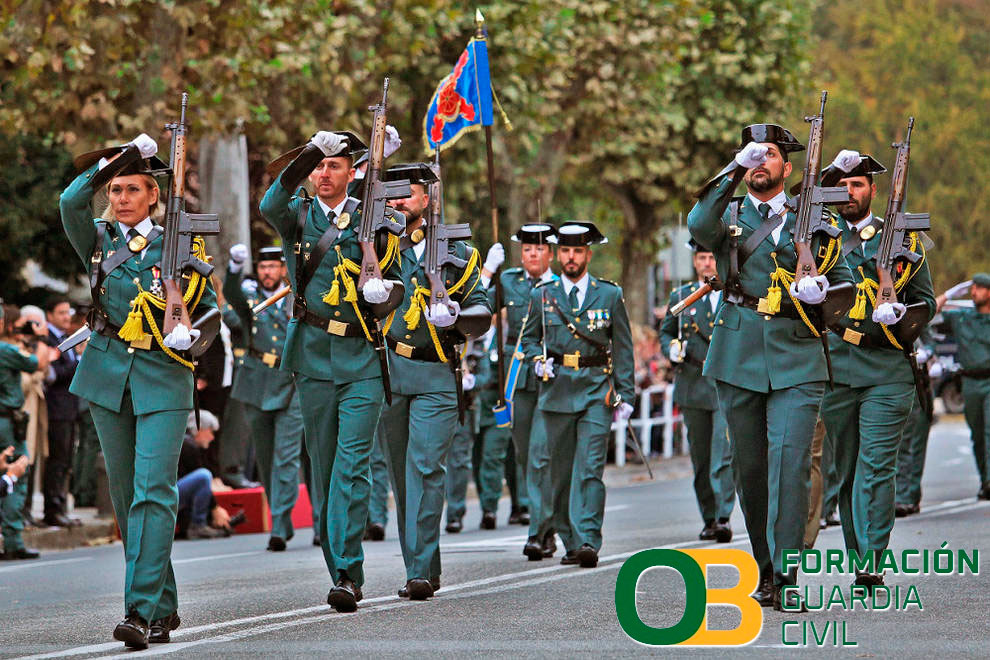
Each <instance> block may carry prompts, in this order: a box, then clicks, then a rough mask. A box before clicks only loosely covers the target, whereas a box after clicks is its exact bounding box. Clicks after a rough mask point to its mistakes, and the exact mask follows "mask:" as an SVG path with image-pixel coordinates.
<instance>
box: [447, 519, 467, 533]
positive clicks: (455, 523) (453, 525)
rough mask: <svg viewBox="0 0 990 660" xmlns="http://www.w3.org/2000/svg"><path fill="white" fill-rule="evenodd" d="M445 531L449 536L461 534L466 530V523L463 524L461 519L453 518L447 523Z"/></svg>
mask: <svg viewBox="0 0 990 660" xmlns="http://www.w3.org/2000/svg"><path fill="white" fill-rule="evenodd" d="M445 529H446V530H447V533H448V534H460V533H461V530H462V529H464V523H462V522H461V519H460V518H451V519H450V520H448V521H447V527H445Z"/></svg>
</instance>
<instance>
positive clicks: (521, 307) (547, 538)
mask: <svg viewBox="0 0 990 660" xmlns="http://www.w3.org/2000/svg"><path fill="white" fill-rule="evenodd" d="M556 235H557V231H556V229H554V227H553V225H549V224H545V223H535V224H526V225H523V226H522V227H520V229H519V231H517V232H516V233H515V234H514V235H513V236H512V240H513V241H514V242H517V243H519V244H520V253H519V261H520V263H521V264H522V266H521V267H519V268H509V269H507V270H504V271H502V273H501V274H500V277H501V279H502V292H503V296H504V298H505V300H504V305H505V313H506V322H507V323H506V325H507V327H508V332H507V334H506V339H505V343H506V349H505V350H506V355H509V356H511V359H512V360H513V362H518V374H517V375H516V377H515V383H514V384H515V389H514V390H513V391H512V393H511V394H512V396H511V402H512V440H513V444H514V445H515V446H516V455H517V459H518V462H519V465H521V466H523V467H524V468H525V469H524V471H523V477H524V483H525V491H526V493H527V495H528V498H527V499H528V501H529V518H530V522H529V538H528V539H527V541H526V545H525V546H524V547H523V554H524V555H526V557H528V558H529V559H530V560H531V561H538V560H540V559H543V558H544V557H552V556H553V553H554V552H556V550H557V542H556V540H555V538H554V534H555V532H554V530H553V527H552V524H551V518H552V516H553V508H552V505H553V503H552V501H551V492H550V491H551V487H550V455H549V451H548V449H547V436H546V431H545V429H544V426H543V421H542V419H541V417H540V415H539V413H538V412H537V398H538V395H539V382H540V379H538V378H537V377H536V374H534V373H533V369H532V367H531V365H530V364H528V361H527V360H525V359H524V358H523V357H522V355H521V353H520V351H519V348H520V343H519V338H520V337H522V335H523V334H524V330H525V327H524V326H527V325H528V324H533V323H537V322H538V319H537V315H538V311H537V309H538V308H534V307H532V306H531V305H530V300H531V294H532V290H533V288H534V287H535V286H537V285H539V284H543V283H546V282H556V281H557V280H559V279H560V278H559V277H558V276H557V275H555V274H554V272H553V271H552V270H551V269H550V262H552V261H553V256H554V254H553V244H552V243H550V239H551V238H552V237H555V236H556ZM504 260H505V256H504V250H503V248H502V246H501V245H500V244H495V245H493V246H492V248H491V249H490V250H489V253H488V257H487V258H486V259H485V269H484V270H482V275H483V277H484V278H485V281H486V284H487V280H489V279H490V278H491V276H492V274H493V273H494V272H495V270H497V269H498V267H499V266H500V265H501V264H502V262H503V261H504ZM494 293H495V288H494V287H491V288H489V300H490V301H494ZM510 364H512V363H510Z"/></svg>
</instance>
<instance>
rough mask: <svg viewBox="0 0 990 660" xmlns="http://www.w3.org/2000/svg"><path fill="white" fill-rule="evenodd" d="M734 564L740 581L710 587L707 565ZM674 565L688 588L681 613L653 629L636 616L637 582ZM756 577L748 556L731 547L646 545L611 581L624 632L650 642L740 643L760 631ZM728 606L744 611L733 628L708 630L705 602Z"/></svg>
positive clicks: (756, 570) (721, 644) (754, 636)
mask: <svg viewBox="0 0 990 660" xmlns="http://www.w3.org/2000/svg"><path fill="white" fill-rule="evenodd" d="M716 565H719V566H723V565H729V566H735V567H736V569H737V570H738V571H739V582H738V583H737V584H736V585H735V586H734V587H731V588H729V589H709V588H708V586H707V583H706V580H705V575H706V569H707V567H708V566H716ZM659 567H667V568H672V569H674V570H675V571H677V572H678V573H680V574H681V577H682V578H683V579H684V586H685V589H686V591H687V594H686V598H685V607H684V614H683V615H682V616H681V620H680V621H678V622H677V623H676V624H674V625H673V626H670V627H669V628H654V627H653V626H650V625H647V624H646V623H644V622H643V620H642V619H641V618H640V617H639V612H638V611H637V609H636V586H637V584H638V583H639V578H640V576H641V575H642V574H643V573H645V572H646V571H648V570H649V569H651V568H659ZM759 581H760V569H759V567H758V566H757V565H756V560H755V559H753V557H752V555H750V554H749V553H747V552H745V551H743V550H734V549H725V550H719V549H695V550H663V549H656V550H644V551H642V552H637V553H636V554H635V555H633V556H632V557H630V558H629V559H627V560H626V562H625V563H624V564H623V565H622V568H621V569H619V575H618V577H617V578H616V581H615V613H616V615H617V616H618V619H619V625H620V626H622V629H623V630H624V631H625V633H626V634H627V635H629V636H630V637H631V638H633V639H634V640H636V641H637V642H639V643H641V644H648V645H650V646H671V645H674V644H680V645H683V646H742V645H744V644H749V643H750V642H752V641H753V640H754V639H756V638H757V637H759V636H760V632H761V631H762V630H763V611H762V610H761V609H760V604H759V603H757V602H756V601H755V600H753V599H752V598H750V594H751V593H752V592H753V591H755V590H756V588H757V586H758V584H759ZM717 604H721V605H732V606H734V607H735V608H736V609H738V610H739V612H740V613H741V614H742V620H741V621H740V623H739V626H738V627H737V628H735V629H734V630H708V606H709V605H717Z"/></svg>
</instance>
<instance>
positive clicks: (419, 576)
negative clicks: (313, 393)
mask: <svg viewBox="0 0 990 660" xmlns="http://www.w3.org/2000/svg"><path fill="white" fill-rule="evenodd" d="M387 178H388V179H390V180H393V179H394V180H399V179H408V180H409V181H410V182H411V183H412V186H411V188H412V195H411V196H410V197H408V198H406V199H400V200H396V201H395V207H396V208H397V209H398V210H399V211H402V212H403V213H404V214H405V215H406V235H405V236H403V237H402V239H401V241H400V243H399V247H400V249H401V255H402V256H401V261H402V281H403V284H405V288H406V290H405V297H404V299H403V301H402V304H401V305H400V306H399V308H398V309H397V310H396V311H395V314H394V315H393V317H392V319H391V322H390V323H389V324H387V325H388V331H387V335H386V343H387V344H388V349H389V356H388V357H389V364H390V365H391V367H392V374H393V378H394V381H393V383H392V391H393V399H392V404H391V405H389V406H386V407H385V410H383V411H382V417H381V422H380V423H379V426H378V433H379V434H380V437H381V442H382V446H383V447H384V448H385V451H386V456H387V461H388V468H389V474H390V476H391V479H392V492H393V494H394V497H395V507H396V513H395V515H396V520H397V522H398V525H399V544H400V546H401V547H402V558H403V561H404V562H405V565H406V584H405V585H404V586H403V587H402V588H401V589H399V596H401V597H408V598H410V599H412V600H425V599H427V598H430V597H431V596H433V594H434V593H435V592H436V590H437V589H438V588H439V586H440V571H441V566H440V545H439V539H440V519H441V515H442V513H443V502H444V485H445V484H444V481H445V479H444V477H445V471H444V463H445V462H446V459H447V452H448V451H449V450H450V444H451V441H452V439H453V435H454V431H455V427H456V425H457V421H458V406H459V405H463V403H462V402H460V401H458V394H457V390H458V389H459V388H458V387H457V383H456V381H455V378H456V376H455V375H454V374H453V373H452V372H453V371H454V370H453V369H452V368H451V364H452V362H451V361H459V359H460V354H459V353H458V350H457V348H456V347H455V343H459V342H460V341H461V339H462V335H460V331H459V330H458V326H459V325H460V323H463V322H465V321H469V322H471V324H472V325H474V326H477V325H478V324H479V321H480V324H481V325H482V327H487V326H488V325H489V324H490V322H491V308H490V307H489V306H488V299H487V296H486V295H485V290H484V288H482V287H481V286H480V279H481V272H480V269H479V267H478V251H477V250H475V249H474V248H472V247H471V246H469V245H468V244H467V243H465V242H461V241H451V243H450V244H449V246H448V249H449V250H450V253H451V254H454V255H455V256H456V257H457V258H459V259H463V260H464V261H466V262H467V264H466V266H464V267H456V266H453V265H452V264H451V265H447V266H444V267H443V268H442V274H443V277H442V281H443V282H444V284H445V285H446V289H447V291H446V294H445V296H444V298H445V299H447V300H449V301H450V302H449V303H444V302H439V303H436V304H432V305H431V304H430V289H429V281H428V280H427V275H426V270H425V265H426V264H425V261H424V255H425V253H426V248H427V242H428V241H429V239H430V235H429V234H428V233H426V231H424V228H423V226H422V225H423V213H424V212H425V211H426V210H427V209H428V208H429V205H430V195H429V192H428V190H427V186H429V184H431V183H433V182H435V181H437V178H436V175H435V174H434V173H433V171H432V170H431V169H430V167H429V166H428V165H426V164H425V163H411V164H406V165H396V166H394V167H391V168H389V170H388V172H387ZM465 334H474V333H473V332H469V333H465Z"/></svg>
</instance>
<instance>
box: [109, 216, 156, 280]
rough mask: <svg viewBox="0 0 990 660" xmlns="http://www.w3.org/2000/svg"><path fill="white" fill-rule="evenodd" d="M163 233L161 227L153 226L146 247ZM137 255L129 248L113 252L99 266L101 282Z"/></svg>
mask: <svg viewBox="0 0 990 660" xmlns="http://www.w3.org/2000/svg"><path fill="white" fill-rule="evenodd" d="M163 233H165V230H164V229H162V227H161V225H155V226H154V228H153V229H152V230H151V231H150V232H148V236H147V237H146V238H147V240H148V245H150V244H151V242H152V241H154V240H155V239H156V238H158V237H159V236H161V235H162V234H163ZM137 254H138V252H131V250H130V248H128V249H126V250H125V249H120V250H117V251H116V252H114V253H113V254H112V255H110V256H109V257H107V258H106V260H105V261H104V262H103V263H102V264H100V275H101V277H100V279H101V280H102V279H103V278H105V277H106V276H107V275H109V274H110V273H112V272H113V271H114V270H115V269H116V268H117V267H118V266H120V265H121V264H123V263H124V262H125V261H128V260H130V259H131V257H134V256H135V255H137Z"/></svg>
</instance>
